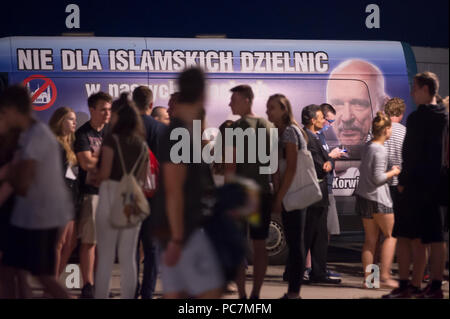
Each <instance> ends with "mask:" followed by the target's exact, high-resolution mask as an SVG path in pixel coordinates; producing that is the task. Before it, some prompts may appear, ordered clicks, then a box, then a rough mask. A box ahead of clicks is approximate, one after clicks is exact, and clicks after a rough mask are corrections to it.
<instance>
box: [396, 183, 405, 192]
mask: <svg viewBox="0 0 450 319" xmlns="http://www.w3.org/2000/svg"><path fill="white" fill-rule="evenodd" d="M397 190H398V192H399V193H403V192H404V191H405V186H403V185H397Z"/></svg>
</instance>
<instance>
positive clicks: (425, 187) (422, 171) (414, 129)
mask: <svg viewBox="0 0 450 319" xmlns="http://www.w3.org/2000/svg"><path fill="white" fill-rule="evenodd" d="M447 123H448V113H447V112H446V110H445V107H444V106H442V105H431V104H430V105H420V106H419V107H418V108H417V110H416V111H414V112H412V113H411V114H410V115H409V116H408V119H407V121H406V135H405V140H404V142H403V151H402V158H403V163H402V171H401V173H400V175H399V184H400V185H403V186H405V188H409V189H410V190H414V192H415V193H418V194H420V196H421V197H422V198H425V197H427V198H430V200H433V198H435V196H436V195H437V194H439V190H438V189H437V188H438V187H439V180H440V173H441V164H442V145H443V144H442V143H443V133H444V129H445V128H446V124H447Z"/></svg>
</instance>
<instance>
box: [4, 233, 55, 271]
mask: <svg viewBox="0 0 450 319" xmlns="http://www.w3.org/2000/svg"><path fill="white" fill-rule="evenodd" d="M58 233H59V232H58V228H51V229H45V230H34V229H33V230H31V229H24V228H19V227H15V226H12V225H11V226H10V227H9V231H8V238H9V240H8V244H7V246H6V248H5V251H4V256H3V264H4V265H5V266H9V267H13V268H17V269H22V270H26V271H29V272H30V273H31V274H33V275H34V276H54V275H55V274H56V244H57V240H58Z"/></svg>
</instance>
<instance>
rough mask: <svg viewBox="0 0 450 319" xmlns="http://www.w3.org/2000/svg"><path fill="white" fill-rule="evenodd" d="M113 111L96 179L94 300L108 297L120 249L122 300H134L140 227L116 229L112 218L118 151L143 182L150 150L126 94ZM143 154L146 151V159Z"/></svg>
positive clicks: (119, 171) (118, 170) (118, 173)
mask: <svg viewBox="0 0 450 319" xmlns="http://www.w3.org/2000/svg"><path fill="white" fill-rule="evenodd" d="M111 110H112V113H111V126H112V131H111V134H109V135H108V136H107V137H106V138H105V140H104V142H103V146H102V150H101V162H100V167H99V172H98V176H97V177H96V180H97V182H98V183H101V185H100V193H99V203H98V208H97V216H96V220H95V226H96V231H97V267H96V272H95V298H97V299H98V298H100V299H105V298H108V295H109V283H110V280H111V273H112V267H113V264H114V257H115V253H116V247H117V252H118V257H119V263H120V274H121V281H120V287H121V298H123V299H132V298H134V296H135V292H136V284H137V266H136V247H137V244H138V237H139V230H140V226H141V224H140V223H139V224H137V225H136V226H134V227H131V228H120V229H118V228H113V226H112V225H111V223H110V219H109V217H110V213H111V207H112V205H113V202H114V196H115V194H116V190H117V187H118V186H119V181H120V180H121V179H122V176H123V174H124V172H123V169H122V164H121V159H120V156H121V155H120V153H119V152H121V154H122V155H123V162H124V166H125V167H124V168H125V169H126V171H127V172H130V171H131V170H132V168H133V167H134V166H135V165H137V166H136V167H137V169H135V171H134V175H135V176H136V178H137V179H138V180H142V179H143V177H144V176H145V173H146V169H145V168H146V167H148V147H147V144H146V142H145V139H144V136H145V133H144V126H143V123H142V119H141V117H140V116H139V113H138V111H137V109H136V107H135V106H134V104H133V103H132V102H131V101H129V100H128V96H127V94H122V95H121V96H120V98H119V99H118V100H116V101H114V102H113V104H112V108H111ZM143 152H145V154H144V156H143V155H142V153H143ZM145 155H146V156H145ZM104 181H105V182H104ZM103 182H104V183H103Z"/></svg>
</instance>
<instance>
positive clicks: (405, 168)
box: [383, 72, 448, 299]
mask: <svg viewBox="0 0 450 319" xmlns="http://www.w3.org/2000/svg"><path fill="white" fill-rule="evenodd" d="M438 90H439V80H438V78H437V76H436V75H435V74H434V73H431V72H424V73H420V74H417V75H416V76H415V77H414V85H413V89H412V92H411V95H412V97H413V99H414V102H415V103H416V104H417V105H418V108H417V110H416V111H414V112H413V113H411V114H410V115H409V117H408V120H407V122H406V136H405V140H404V142H403V151H402V157H403V163H402V172H401V174H400V175H399V185H398V190H399V192H400V194H401V198H400V207H399V211H398V216H397V217H398V218H397V219H396V223H395V225H394V233H393V235H394V236H395V237H397V238H398V247H397V259H398V263H399V275H400V287H399V288H397V289H394V290H393V291H392V292H391V293H390V294H388V295H385V296H383V297H384V298H409V297H418V298H433V299H435V298H443V293H442V288H441V286H442V277H443V273H444V267H445V256H446V252H445V242H444V221H443V220H444V218H443V217H444V216H443V212H442V211H441V209H440V207H439V203H440V198H439V196H438V195H439V194H440V192H439V185H440V183H439V182H440V177H441V176H440V175H441V171H442V170H441V169H442V149H443V137H444V134H443V133H444V130H445V129H446V127H447V125H448V113H447V112H446V111H445V107H444V106H442V105H437V101H436V98H437V93H438ZM425 245H431V255H430V265H431V279H432V282H431V284H430V285H428V286H427V287H426V288H425V289H424V290H422V291H420V285H421V282H422V278H423V274H424V270H425V266H426V246H425ZM411 247H412V249H413V256H414V258H413V276H412V281H411V283H410V282H409V267H410V264H411V259H412V258H411Z"/></svg>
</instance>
